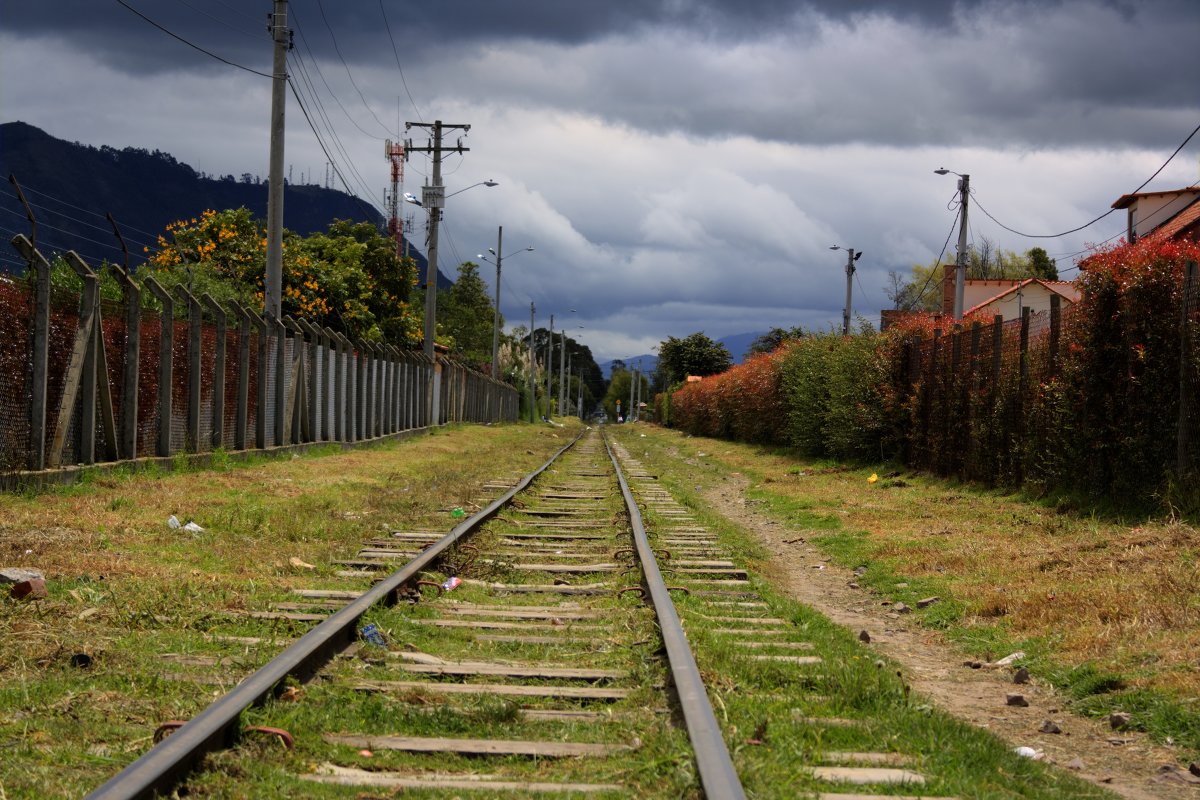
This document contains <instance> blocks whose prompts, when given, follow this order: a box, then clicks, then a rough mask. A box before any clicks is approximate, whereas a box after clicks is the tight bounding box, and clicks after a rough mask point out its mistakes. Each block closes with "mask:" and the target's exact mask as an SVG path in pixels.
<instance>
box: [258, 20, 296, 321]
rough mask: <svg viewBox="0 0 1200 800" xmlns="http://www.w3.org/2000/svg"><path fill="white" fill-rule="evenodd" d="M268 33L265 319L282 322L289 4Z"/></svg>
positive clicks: (274, 21) (289, 42) (273, 22)
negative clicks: (270, 55) (271, 48)
mask: <svg viewBox="0 0 1200 800" xmlns="http://www.w3.org/2000/svg"><path fill="white" fill-rule="evenodd" d="M268 30H269V31H270V33H271V39H272V41H273V42H274V43H275V54H274V58H273V59H272V62H271V75H272V77H271V163H270V171H269V173H268V176H267V180H268V184H267V274H266V276H265V278H264V280H263V315H264V316H266V317H268V318H269V319H272V320H278V319H279V318H280V303H281V300H282V297H283V131H284V126H283V123H284V111H285V110H286V107H287V95H286V94H285V92H286V91H287V52H288V50H290V49H291V46H292V34H291V32H290V31H289V30H288V27H287V0H275V12H274V13H273V14H272V15H271V25H270V26H269V28H268Z"/></svg>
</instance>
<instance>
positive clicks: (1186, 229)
mask: <svg viewBox="0 0 1200 800" xmlns="http://www.w3.org/2000/svg"><path fill="white" fill-rule="evenodd" d="M1112 207H1113V208H1118V209H1121V208H1123V209H1125V210H1126V213H1127V215H1128V221H1127V222H1126V227H1125V240H1126V241H1128V242H1130V243H1131V244H1132V243H1133V242H1136V241H1137V240H1138V239H1142V238H1144V237H1146V236H1163V237H1166V238H1168V239H1190V240H1192V241H1200V188H1197V187H1192V186H1189V187H1187V188H1186V189H1172V190H1170V191H1165V192H1137V193H1135V194H1125V195H1121V196H1120V197H1118V198H1117V201H1116V202H1115V203H1113V204H1112Z"/></svg>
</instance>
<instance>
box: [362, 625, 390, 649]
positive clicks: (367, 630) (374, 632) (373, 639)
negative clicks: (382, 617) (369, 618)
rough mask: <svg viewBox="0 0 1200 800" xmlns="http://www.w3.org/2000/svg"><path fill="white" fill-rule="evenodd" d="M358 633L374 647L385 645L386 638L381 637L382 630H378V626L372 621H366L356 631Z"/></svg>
mask: <svg viewBox="0 0 1200 800" xmlns="http://www.w3.org/2000/svg"><path fill="white" fill-rule="evenodd" d="M358 635H359V636H361V637H362V638H363V640H364V641H366V642H367V643H369V644H373V645H375V646H376V647H387V639H384V638H383V632H382V631H380V630H379V626H378V625H376V624H375V623H374V622H370V623H367V624H366V625H364V626H363V627H362V628H361V629H360V630H359V632H358Z"/></svg>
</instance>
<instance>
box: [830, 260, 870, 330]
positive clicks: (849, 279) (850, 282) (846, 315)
mask: <svg viewBox="0 0 1200 800" xmlns="http://www.w3.org/2000/svg"><path fill="white" fill-rule="evenodd" d="M829 249H830V250H841V249H842V247H841V245H836V244H835V245H830V247H829ZM845 249H846V307H845V308H844V309H842V336H849V335H850V311H851V294H852V293H853V291H854V262H855V261H858V260H859V259H860V258H862V250H858V251H855V249H854V248H853V247H847V248H845Z"/></svg>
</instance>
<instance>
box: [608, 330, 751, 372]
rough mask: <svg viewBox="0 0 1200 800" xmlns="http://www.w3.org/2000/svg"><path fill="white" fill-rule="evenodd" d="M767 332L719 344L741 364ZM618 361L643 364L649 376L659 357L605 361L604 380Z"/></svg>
mask: <svg viewBox="0 0 1200 800" xmlns="http://www.w3.org/2000/svg"><path fill="white" fill-rule="evenodd" d="M766 335H767V331H760V332H758V333H734V334H730V335H729V336H726V337H724V338H721V339H717V342H718V343H720V344H723V345H725V349H726V350H728V351H729V354H730V355H731V356H733V363H734V364H740V363H742V362H743V361H745V360H746V355H747V354H748V353H749V351H750V345H752V344H754V340H755V339H757V338H758V337H760V336H766ZM616 361H622V362H624V364H625V366H626V367H629V368H631V369H638V363H639V362H640V363H641V370H642V372H643V373H644V374H646V375H649V374H651V373H653V372H654V371H655V370H656V369H657V368H658V356H656V355H654V354H653V353H643V354H642V355H639V356H630V357H629V358H614V359H613V360H612V361H605V362H603V363H602V364H600V371H601V372H603V373H604V379H605V380H608V379H609V378H611V377H612V365H613V363H614V362H616Z"/></svg>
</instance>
